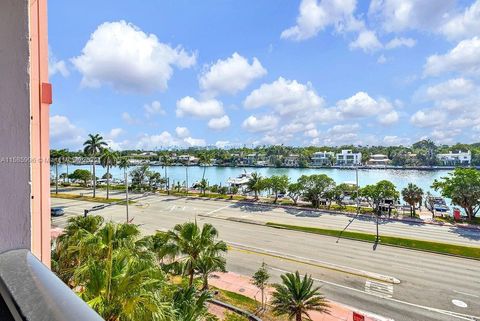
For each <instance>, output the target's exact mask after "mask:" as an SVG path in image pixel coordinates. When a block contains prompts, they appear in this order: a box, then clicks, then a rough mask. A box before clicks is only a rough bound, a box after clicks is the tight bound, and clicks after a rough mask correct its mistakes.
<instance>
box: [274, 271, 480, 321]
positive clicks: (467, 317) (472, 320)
mask: <svg viewBox="0 0 480 321" xmlns="http://www.w3.org/2000/svg"><path fill="white" fill-rule="evenodd" d="M268 268H270V269H271V270H274V271H278V272H281V273H291V271H286V270H282V269H279V268H274V267H271V266H268ZM312 279H313V280H314V281H317V282H320V283H324V284H328V285H331V286H336V287H339V288H343V289H346V290H349V291H354V292H359V293H364V294H367V295H371V296H375V297H378V296H376V295H374V294H371V293H368V292H365V291H364V290H360V289H357V288H352V287H350V286H346V285H342V284H338V283H334V282H330V281H326V280H322V279H317V278H312ZM381 299H382V300H387V301H391V302H395V303H399V304H404V305H408V306H412V307H415V308H419V309H424V310H427V311H431V312H436V313H439V314H444V315H448V316H451V317H454V318H457V319H460V320H468V321H479V320H480V317H478V316H474V315H468V314H462V313H458V312H454V311H448V310H442V309H437V308H432V307H428V306H424V305H420V304H415V303H410V302H407V301H402V300H398V299H394V298H381Z"/></svg>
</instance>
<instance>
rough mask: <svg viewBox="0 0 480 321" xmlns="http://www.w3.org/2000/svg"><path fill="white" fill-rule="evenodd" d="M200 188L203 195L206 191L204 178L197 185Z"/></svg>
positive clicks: (206, 183) (206, 182)
mask: <svg viewBox="0 0 480 321" xmlns="http://www.w3.org/2000/svg"><path fill="white" fill-rule="evenodd" d="M199 186H200V191H201V192H202V194H203V195H205V192H206V191H207V187H208V181H207V180H206V179H205V178H202V180H201V181H200V183H199Z"/></svg>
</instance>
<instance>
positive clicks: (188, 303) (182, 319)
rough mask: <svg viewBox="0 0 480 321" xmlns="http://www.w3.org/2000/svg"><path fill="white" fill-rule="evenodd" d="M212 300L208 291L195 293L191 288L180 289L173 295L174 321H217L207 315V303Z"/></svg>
mask: <svg viewBox="0 0 480 321" xmlns="http://www.w3.org/2000/svg"><path fill="white" fill-rule="evenodd" d="M211 298H212V294H211V293H210V292H208V291H203V292H201V293H197V292H196V290H195V288H194V287H193V286H190V287H181V288H180V289H178V290H177V291H175V293H174V294H173V309H174V314H175V318H172V320H176V321H214V320H218V319H217V318H215V317H212V316H211V315H210V314H209V313H208V309H207V305H206V303H207V301H208V300H210V299H211Z"/></svg>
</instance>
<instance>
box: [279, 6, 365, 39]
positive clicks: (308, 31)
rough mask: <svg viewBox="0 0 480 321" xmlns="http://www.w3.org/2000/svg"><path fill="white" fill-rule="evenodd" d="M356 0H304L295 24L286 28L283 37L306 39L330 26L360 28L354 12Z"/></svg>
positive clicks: (338, 28) (340, 29)
mask: <svg viewBox="0 0 480 321" xmlns="http://www.w3.org/2000/svg"><path fill="white" fill-rule="evenodd" d="M355 7H356V0H345V1H338V0H321V1H317V0H302V2H301V3H300V8H299V15H298V17H297V23H296V25H295V26H293V27H290V28H288V29H286V30H284V31H283V32H282V34H281V38H283V39H291V40H296V41H300V40H305V39H308V38H311V37H314V36H315V35H317V34H318V33H319V32H320V31H322V30H324V29H325V28H327V27H328V26H334V27H335V29H336V30H337V31H342V30H345V29H352V28H358V27H357V25H358V24H360V23H359V22H358V21H357V20H356V19H355V18H354V17H353V13H354V11H355Z"/></svg>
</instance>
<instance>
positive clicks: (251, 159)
mask: <svg viewBox="0 0 480 321" xmlns="http://www.w3.org/2000/svg"><path fill="white" fill-rule="evenodd" d="M256 163H257V154H248V155H246V156H245V158H244V164H245V165H250V166H254V165H255V164H256Z"/></svg>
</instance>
